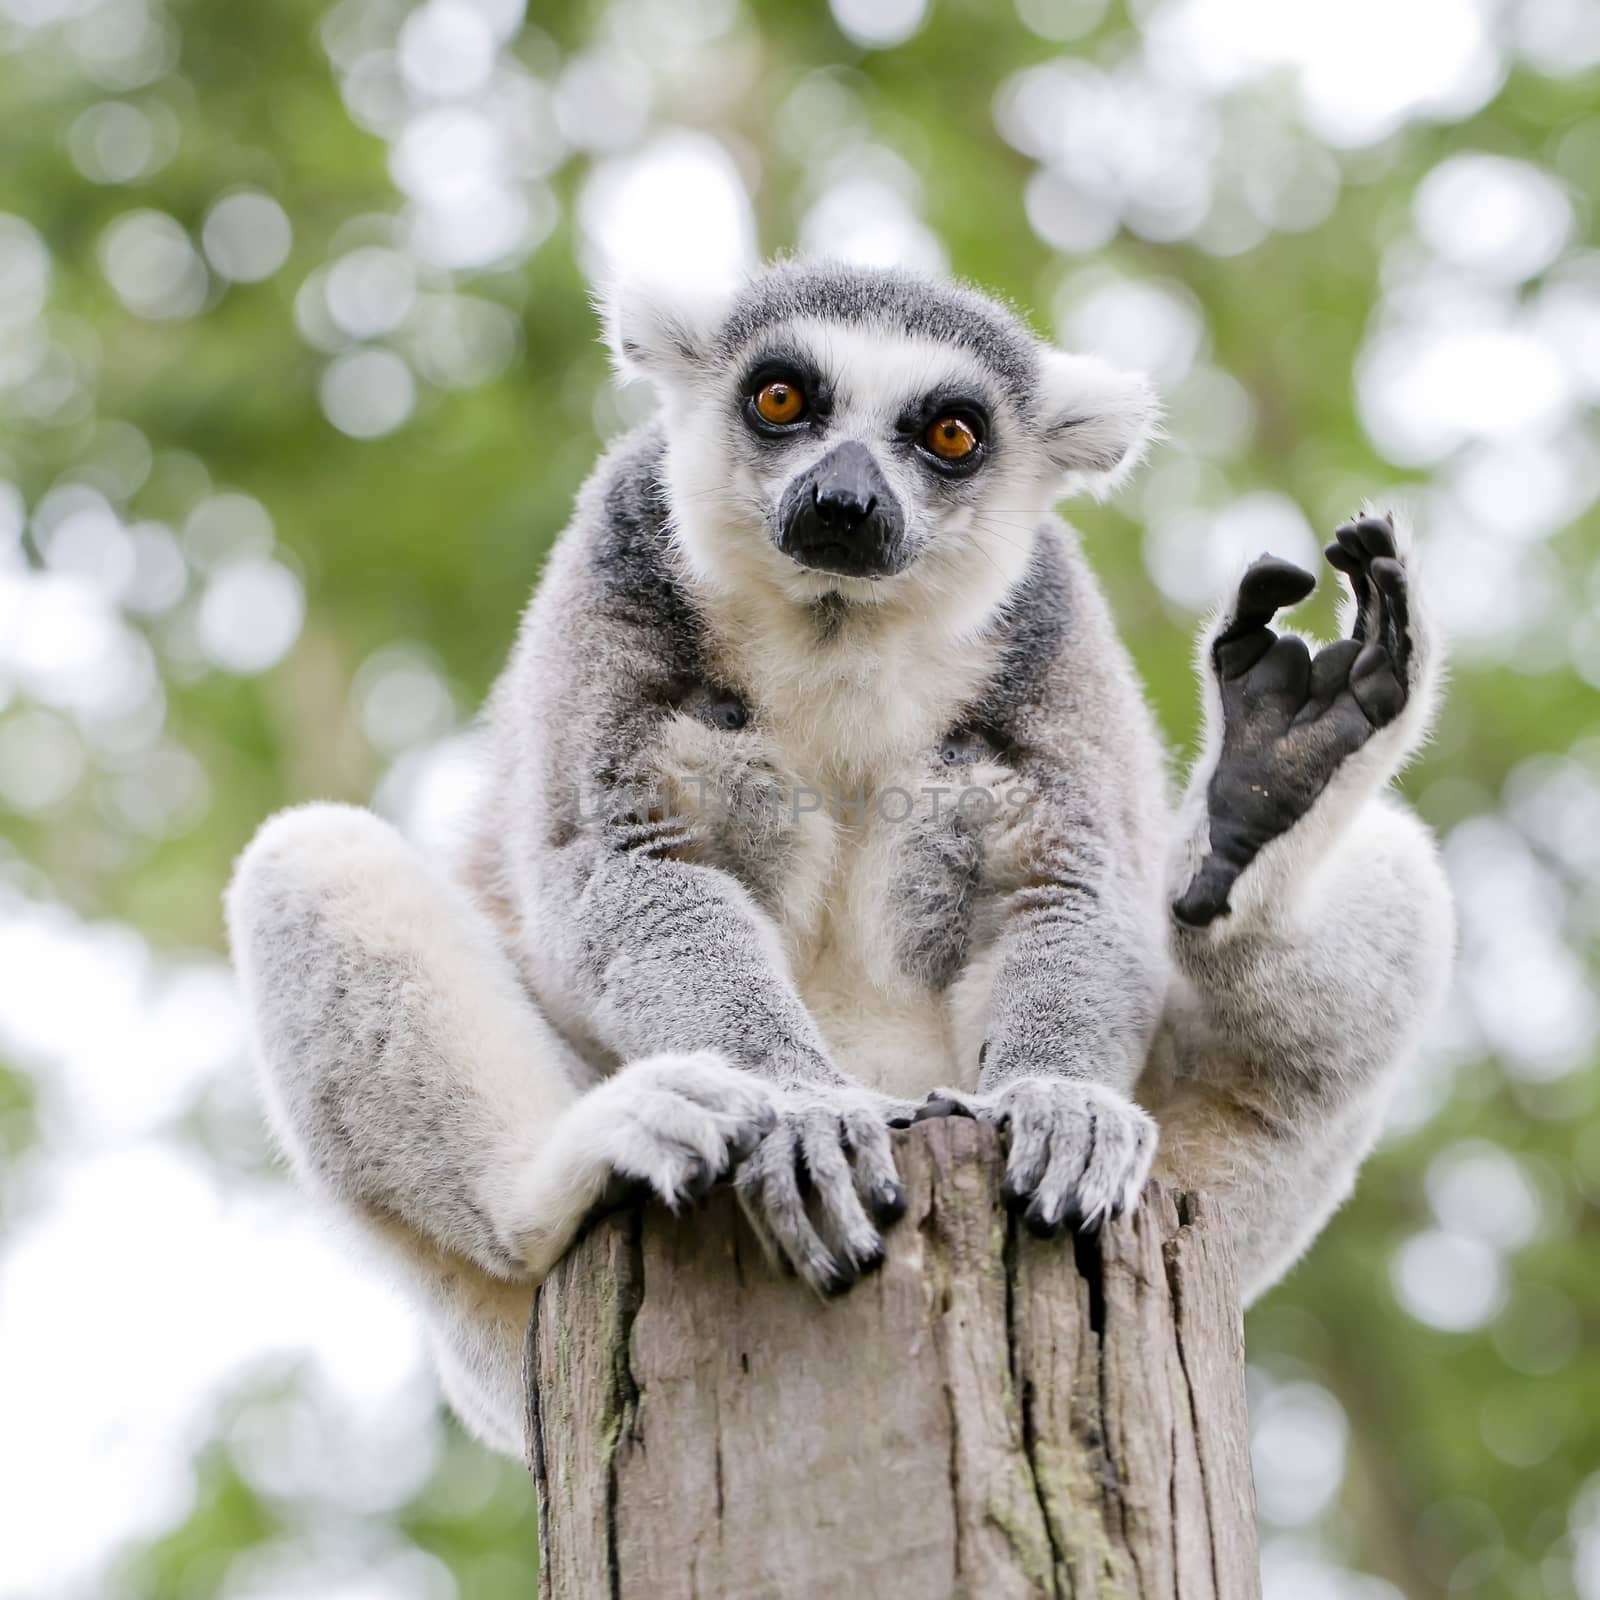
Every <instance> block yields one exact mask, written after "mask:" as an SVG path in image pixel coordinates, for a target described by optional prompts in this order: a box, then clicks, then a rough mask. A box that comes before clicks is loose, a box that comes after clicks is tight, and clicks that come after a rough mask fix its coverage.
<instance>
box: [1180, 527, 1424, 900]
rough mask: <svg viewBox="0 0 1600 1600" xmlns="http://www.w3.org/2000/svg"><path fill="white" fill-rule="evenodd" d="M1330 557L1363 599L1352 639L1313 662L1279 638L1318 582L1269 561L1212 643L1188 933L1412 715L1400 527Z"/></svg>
mask: <svg viewBox="0 0 1600 1600" xmlns="http://www.w3.org/2000/svg"><path fill="white" fill-rule="evenodd" d="M1327 557H1328V562H1329V564H1330V565H1331V566H1334V567H1336V568H1337V569H1338V570H1339V571H1340V572H1342V573H1344V574H1345V575H1346V577H1347V578H1348V579H1349V580H1350V586H1351V589H1352V590H1353V591H1354V593H1355V597H1356V620H1355V626H1354V628H1353V629H1352V630H1351V636H1350V637H1349V638H1348V639H1340V640H1339V641H1338V643H1336V644H1330V645H1328V646H1326V647H1325V648H1323V649H1321V650H1319V651H1318V652H1317V653H1316V655H1315V656H1313V655H1312V654H1311V652H1310V650H1309V649H1308V647H1307V645H1306V643H1305V641H1304V640H1303V639H1298V638H1296V637H1295V636H1294V635H1293V634H1285V635H1283V636H1282V637H1281V638H1280V637H1279V636H1278V635H1277V634H1275V633H1274V632H1273V631H1272V629H1271V628H1270V627H1268V626H1267V624H1268V623H1270V622H1271V621H1272V619H1273V617H1274V615H1275V614H1276V613H1277V612H1278V611H1280V610H1282V609H1283V608H1284V607H1286V606H1294V605H1298V604H1299V603H1300V602H1301V601H1302V600H1304V599H1305V598H1306V596H1307V595H1308V594H1310V593H1311V591H1312V590H1313V589H1314V588H1315V587H1316V583H1317V580H1316V579H1315V578H1314V577H1313V576H1312V575H1311V574H1310V573H1309V572H1305V571H1303V570H1302V569H1301V568H1299V567H1296V566H1293V565H1292V564H1291V563H1289V562H1287V561H1280V560H1278V559H1277V558H1276V557H1274V556H1263V557H1262V558H1261V559H1260V560H1259V561H1257V562H1256V563H1255V564H1254V565H1253V566H1252V567H1251V568H1250V570H1249V571H1248V572H1246V573H1245V575H1244V578H1243V580H1242V581H1241V582H1240V584H1239V595H1238V599H1237V601H1236V602H1235V605H1234V611H1233V616H1232V618H1231V619H1230V620H1229V621H1228V622H1227V624H1226V625H1225V626H1224V627H1223V628H1222V629H1221V630H1220V631H1219V632H1218V634H1217V636H1216V638H1215V640H1214V641H1213V643H1212V646H1211V666H1212V670H1213V671H1214V672H1215V673H1216V676H1217V687H1218V689H1219V690H1220V692H1221V696H1222V751H1221V753H1220V755H1219V756H1218V758H1217V767H1216V771H1215V772H1214V773H1213V774H1212V777H1211V783H1210V786H1209V788H1208V789H1207V791H1206V804H1207V809H1208V811H1209V814H1210V821H1211V840H1210V849H1209V852H1208V854H1207V855H1206V857H1205V859H1204V860H1203V861H1202V862H1201V863H1200V869H1199V871H1198V872H1196V873H1195V876H1194V878H1193V880H1192V881H1191V882H1190V884H1189V886H1188V888H1187V889H1185V890H1184V891H1183V893H1182V894H1181V895H1180V896H1179V897H1178V899H1177V900H1176V901H1175V902H1174V903H1173V907H1172V911H1173V915H1174V916H1176V917H1177V919H1178V920H1179V921H1180V922H1183V923H1187V924H1188V925H1189V926H1191V927H1197V928H1198V927H1205V926H1206V925H1207V924H1209V923H1211V922H1212V921H1214V920H1215V919H1216V918H1217V917H1219V916H1223V915H1225V914H1226V913H1227V911H1228V910H1229V905H1228V895H1229V892H1230V891H1231V890H1232V888H1233V886H1234V884H1235V883H1236V882H1237V881H1238V878H1239V875H1240V873H1242V872H1243V871H1244V870H1245V868H1246V867H1248V866H1249V865H1250V863H1251V862H1252V861H1253V860H1255V858H1256V856H1257V854H1258V853H1259V852H1260V851H1261V849H1262V848H1263V847H1264V846H1265V845H1267V844H1270V843H1271V841H1272V840H1274V839H1276V838H1277V837H1278V836H1279V835H1280V834H1283V833H1287V832H1288V831H1289V829H1290V828H1292V827H1293V826H1294V825H1295V823H1296V822H1298V821H1299V820H1300V818H1301V817H1303V816H1304V815H1305V814H1306V813H1307V812H1308V811H1309V810H1310V809H1311V807H1312V805H1313V803H1314V802H1315V801H1316V799H1317V796H1318V795H1320V794H1321V793H1322V791H1323V790H1324V789H1325V788H1326V787H1327V786H1328V781H1329V779H1331V778H1332V777H1333V775H1334V773H1335V771H1336V770H1337V769H1338V767H1339V764H1340V763H1341V762H1342V761H1344V759H1345V758H1346V757H1347V756H1351V755H1354V754H1355V752H1356V751H1357V750H1359V749H1360V748H1361V747H1362V746H1363V745H1364V744H1365V743H1366V742H1367V740H1368V739H1370V738H1371V737H1372V735H1373V734H1374V733H1375V732H1376V731H1377V730H1378V729H1379V728H1382V727H1385V726H1386V725H1387V724H1389V723H1391V722H1393V721H1394V719H1395V718H1396V717H1398V716H1399V715H1400V713H1401V712H1402V711H1403V710H1404V709H1405V706H1406V702H1407V699H1408V697H1409V692H1410V691H1409V683H1410V677H1411V666H1412V654H1413V641H1412V637H1411V621H1410V605H1409V599H1408V595H1407V590H1406V572H1405V568H1404V566H1402V564H1401V562H1400V559H1399V555H1398V552H1397V550H1396V546H1395V540H1394V525H1393V523H1392V522H1391V521H1390V520H1389V518H1388V517H1362V518H1361V519H1360V520H1359V521H1356V522H1348V523H1346V524H1345V525H1344V526H1343V527H1342V528H1340V529H1339V530H1338V531H1337V534H1336V536H1335V539H1334V542H1333V543H1332V544H1330V545H1329V546H1328V549H1327Z"/></svg>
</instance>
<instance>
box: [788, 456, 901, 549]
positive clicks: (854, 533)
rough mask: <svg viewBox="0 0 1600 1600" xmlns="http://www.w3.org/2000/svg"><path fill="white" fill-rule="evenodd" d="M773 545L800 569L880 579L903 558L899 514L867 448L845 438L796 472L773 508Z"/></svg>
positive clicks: (892, 495) (899, 511)
mask: <svg viewBox="0 0 1600 1600" xmlns="http://www.w3.org/2000/svg"><path fill="white" fill-rule="evenodd" d="M778 524H779V533H778V548H779V549H780V550H781V551H783V553H784V554H785V555H786V556H789V557H790V558H791V559H792V560H795V561H798V562H799V563H800V565H801V566H803V567H813V568H815V569H817V570H818V571H821V572H837V573H839V574H841V575H842V576H846V577H852V578H883V577H888V576H889V575H890V574H892V573H895V572H899V571H900V570H901V569H902V568H903V567H904V566H905V565H906V560H907V555H906V549H905V515H904V513H903V512H902V511H901V509H900V502H899V501H898V500H896V499H895V497H894V491H893V490H892V489H891V488H890V487H889V482H888V480H887V479H886V478H885V477H884V475H883V473H882V472H880V471H879V469H878V463H877V462H876V461H874V460H873V458H872V452H871V451H870V450H869V449H868V448H867V447H866V446H865V445H864V444H858V443H856V442H855V441H854V440H850V441H848V442H846V443H845V444H841V445H838V446H836V447H835V448H834V449H832V450H830V451H829V452H828V453H827V455H825V456H824V457H823V458H822V459H821V460H820V461H818V462H817V463H816V465H815V466H813V467H811V468H810V469H808V470H807V471H805V472H802V473H801V474H800V476H799V477H797V478H796V479H795V480H794V481H793V482H792V483H791V484H790V485H789V487H788V488H787V489H785V490H784V491H783V499H782V501H781V502H780V504H779V507H778Z"/></svg>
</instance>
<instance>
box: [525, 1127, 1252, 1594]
mask: <svg viewBox="0 0 1600 1600" xmlns="http://www.w3.org/2000/svg"><path fill="white" fill-rule="evenodd" d="M896 1138H897V1145H896V1156H897V1159H898V1161H899V1163H900V1172H901V1176H902V1178H903V1179H904V1181H905V1185H906V1191H907V1195H908V1198H909V1202H910V1204H909V1209H908V1211H907V1213H906V1215H905V1217H904V1218H902V1219H901V1221H899V1222H898V1223H896V1224H895V1225H894V1226H893V1227H892V1228H891V1229H890V1230H889V1233H888V1246H889V1249H888V1259H887V1260H886V1261H885V1263H884V1265H883V1268H882V1270H881V1271H879V1272H878V1273H876V1274H874V1275H873V1276H872V1277H869V1278H866V1279H864V1280H863V1281H862V1282H861V1283H860V1284H858V1285H857V1286H856V1287H855V1288H854V1289H852V1290H851V1291H850V1293H848V1294H847V1295H844V1296H842V1297H841V1298H839V1299H837V1300H832V1301H826V1302H824V1301H821V1300H819V1299H818V1298H817V1297H816V1296H815V1295H813V1294H812V1293H811V1292H810V1291H809V1290H807V1289H806V1288H805V1287H804V1286H803V1285H801V1284H800V1283H799V1282H798V1281H797V1280H796V1279H793V1278H788V1277H784V1276H781V1275H780V1274H779V1273H777V1272H775V1271H774V1270H773V1269H772V1268H771V1267H770V1266H769V1265H768V1264H767V1262H766V1261H765V1260H764V1259H763V1258H762V1256H761V1254H760V1252H759V1250H758V1248H757V1245H756V1242H755V1239H754V1237H753V1236H752V1235H751V1233H750V1231H749V1229H748V1226H747V1225H746V1223H745V1221H744V1219H743V1217H741V1216H740V1215H739V1214H738V1210H737V1206H736V1205H735V1203H734V1201H733V1199H732V1197H731V1196H729V1195H727V1194H721V1193H719V1194H717V1195H714V1196H713V1197H712V1198H711V1199H710V1200H709V1201H708V1202H707V1203H706V1204H705V1205H703V1206H702V1207H700V1208H699V1209H697V1210H696V1211H694V1212H693V1213H691V1214H688V1215H685V1216H682V1217H676V1218H675V1217H673V1216H671V1215H669V1214H668V1213H667V1212H666V1211H664V1210H662V1209H659V1208H656V1207H650V1208H646V1209H644V1210H642V1211H640V1210H634V1211H631V1212H622V1213H619V1214H617V1215H616V1216H613V1217H610V1218H607V1219H606V1220H604V1221H603V1222H601V1223H600V1224H599V1225H598V1226H596V1227H595V1228H593V1229H592V1230H591V1231H590V1232H589V1233H588V1234H587V1235H586V1236H585V1237H584V1238H583V1239H582V1240H581V1241H580V1242H579V1243H578V1244H577V1245H576V1246H575V1247H574V1249H573V1250H572V1251H571V1252H570V1253H569V1254H568V1255H567V1257H566V1259H565V1260H564V1261H563V1262H562V1263H561V1264H560V1266H559V1267H558V1268H557V1269H556V1271H555V1272H554V1273H553V1274H552V1275H551V1277H550V1278H549V1279H548V1280H547V1281H546V1283H545V1284H544V1286H543V1288H542V1289H541V1290H540V1293H539V1296H538V1301H537V1304H536V1305H535V1308H534V1315H533V1320H532V1323H531V1326H530V1328H529V1335H528V1351H527V1379H528V1398H529V1427H528V1440H529V1446H528V1451H529V1461H530V1466H531V1468H532V1471H533V1474H534V1478H535V1481H536V1484H537V1488H538V1495H539V1514H540V1548H541V1573H540V1593H541V1595H542V1596H546V1597H550V1600H635V1597H637V1600H789V1597H793V1600H801V1597H804V1600H813V1597H818V1596H820V1597H824V1600H902V1597H903V1600H939V1597H943V1596H963V1597H968V1596H970V1597H972V1600H1009V1597H1012V1596H1016V1597H1032V1596H1039V1595H1044V1596H1069V1595H1070V1596H1074V1597H1079V1600H1083V1597H1090V1596H1094V1597H1111V1596H1116V1597H1122V1596H1128V1597H1133V1596H1137V1597H1139V1600H1157V1597H1160V1600H1168V1597H1173V1600H1176V1597H1180V1596H1181V1597H1183V1600H1191V1597H1192V1600H1241V1597H1247V1596H1254V1595H1257V1594H1259V1592H1260V1591H1259V1578H1258V1574H1257V1558H1256V1534H1255V1515H1254V1512H1255V1506H1254V1494H1253V1490H1252V1486H1251V1478H1250V1460H1249V1452H1248V1444H1247V1435H1246V1425H1245V1406H1244V1376H1243V1374H1244V1366H1243V1361H1244V1348H1243V1338H1242V1332H1241V1323H1240V1313H1239V1306H1238V1300H1237V1298H1236V1294H1235V1289H1234V1279H1233V1265H1232V1256H1231V1253H1230V1250H1229V1247H1228V1242H1227V1239H1226V1237H1225V1235H1224V1232H1223V1230H1222V1228H1221V1227H1220V1226H1219V1223H1218V1219H1217V1217H1216V1215H1215V1213H1214V1212H1213V1210H1212V1209H1211V1208H1210V1207H1209V1206H1208V1205H1207V1203H1206V1201H1205V1199H1204V1197H1203V1196H1195V1195H1173V1194H1170V1193H1168V1192H1166V1191H1164V1190H1161V1189H1160V1188H1158V1187H1154V1186H1153V1187H1152V1188H1151V1189H1150V1190H1149V1191H1148V1192H1147V1194H1146V1196H1145V1200H1144V1203H1143V1204H1142V1205H1141V1206H1140V1208H1139V1209H1138V1211H1137V1212H1136V1213H1135V1214H1133V1215H1132V1216H1129V1217H1126V1218H1124V1219H1122V1220H1121V1221H1120V1222H1117V1223H1115V1224H1112V1225H1110V1226H1108V1227H1107V1228H1106V1229H1105V1230H1104V1231H1103V1233H1102V1234H1101V1235H1100V1237H1099V1238H1098V1239H1090V1238H1080V1239H1078V1240H1077V1241H1076V1242H1074V1241H1073V1240H1072V1239H1064V1240H1053V1241H1042V1240H1037V1239H1033V1238H1031V1237H1029V1235H1028V1234H1027V1233H1026V1232H1025V1231H1024V1230H1022V1229H1021V1228H1019V1226H1018V1225H1017V1224H1016V1222H1015V1221H1014V1220H1012V1219H1010V1218H1008V1216H1007V1214H1006V1212H1005V1210H1004V1209H1003V1207H1002V1205H1001V1202H1000V1177H1001V1170H1002V1157H1001V1149H1000V1142H999V1139H998V1137H997V1135H996V1134H995V1132H994V1130H992V1129H990V1128H988V1127H983V1126H980V1125H979V1124H977V1123H975V1122H973V1121H970V1120H967V1119H964V1118H949V1119H945V1120H939V1121H931V1122H926V1123H922V1124H919V1125H917V1126H916V1127H914V1128H912V1129H909V1130H907V1131H906V1132H904V1133H901V1134H898V1135H897V1136H896Z"/></svg>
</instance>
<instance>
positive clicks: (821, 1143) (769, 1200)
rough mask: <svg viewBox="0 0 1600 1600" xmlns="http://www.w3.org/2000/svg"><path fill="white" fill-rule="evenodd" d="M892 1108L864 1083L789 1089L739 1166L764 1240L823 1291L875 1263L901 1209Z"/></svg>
mask: <svg viewBox="0 0 1600 1600" xmlns="http://www.w3.org/2000/svg"><path fill="white" fill-rule="evenodd" d="M896 1109H898V1108H897V1107H896V1106H895V1104H894V1103H893V1102H890V1101H888V1100H886V1099H884V1098H883V1097H882V1096H880V1095H876V1094H873V1093H871V1092H870V1091H868V1090H863V1089H853V1088H845V1089H817V1090H791V1091H788V1092H787V1093H786V1094H785V1095H784V1097H783V1099H782V1102H781V1104H780V1107H779V1114H778V1119H777V1124H776V1126H775V1127H774V1128H773V1129H772V1130H771V1132H769V1133H768V1134H767V1135H766V1137H765V1138H764V1139H763V1140H762V1141H761V1143H760V1145H759V1147H758V1148H757V1149H756V1151H755V1153H754V1154H753V1155H751V1156H750V1157H749V1159H748V1160H746V1161H744V1162H743V1163H742V1164H741V1166H740V1167H739V1171H738V1175H737V1177H736V1179H735V1183H736V1185H737V1187H738V1192H739V1199H740V1202H741V1203H742V1204H743V1206H744V1210H745V1215H746V1216H748V1217H749V1219H750V1222H751V1225H752V1226H753V1227H754V1228H755V1230H756V1233H757V1235H758V1236H759V1237H760V1239H761V1241H762V1244H763V1245H764V1246H765V1247H766V1249H767V1250H768V1251H769V1253H770V1254H772V1255H773V1256H774V1257H775V1258H776V1260H777V1261H778V1262H779V1263H780V1264H781V1265H783V1266H786V1267H789V1268H792V1269H793V1270H794V1271H795V1272H797V1273H798V1274H799V1275H800V1276H801V1277H802V1278H804V1279H805V1281H806V1282H807V1283H809V1284H810V1285H811V1286H812V1287H813V1288H814V1289H818V1290H820V1291H821V1292H822V1293H824V1294H830V1295H833V1294H841V1293H843V1292H844V1290H846V1289H848V1288H849V1287H850V1285H851V1284H853V1283H854V1282H855V1281H856V1279H857V1278H859V1277H860V1276H861V1275H862V1274H863V1273H867V1272H873V1271H876V1270H877V1268H878V1267H880V1266H882V1264H883V1239H882V1238H881V1236H880V1234H879V1231H878V1230H879V1228H880V1227H881V1226H882V1225H884V1224H886V1223H890V1222H893V1221H894V1220H895V1219H896V1218H897V1217H899V1216H901V1215H902V1214H903V1212H904V1211H905V1208H906V1195H905V1190H904V1189H903V1188H902V1187H901V1185H900V1176H899V1173H898V1172H897V1171H896V1169H895V1164H894V1154H893V1152H892V1150H891V1149H890V1146H889V1117H890V1115H891V1114H892V1113H893V1112H894V1110H896Z"/></svg>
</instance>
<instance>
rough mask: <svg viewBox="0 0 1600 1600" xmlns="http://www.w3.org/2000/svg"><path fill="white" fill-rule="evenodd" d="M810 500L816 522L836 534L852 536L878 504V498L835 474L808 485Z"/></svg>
mask: <svg viewBox="0 0 1600 1600" xmlns="http://www.w3.org/2000/svg"><path fill="white" fill-rule="evenodd" d="M811 499H812V502H813V504H814V505H815V506H816V508H817V521H818V522H820V523H821V524H822V525H823V527H825V528H831V529H833V530H834V531H835V532H837V533H854V532H855V531H856V529H857V528H859V527H860V526H861V524H862V523H863V522H865V521H866V520H867V518H868V517H870V516H871V515H872V509H873V507H874V506H876V505H877V503H878V497H877V496H876V495H875V494H872V493H871V492H870V491H866V490H863V489H862V488H861V487H860V486H859V483H858V482H853V481H846V480H844V479H841V478H839V477H838V476H837V475H835V476H832V477H830V478H829V479H828V480H826V481H824V482H821V483H813V484H812V485H811Z"/></svg>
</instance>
